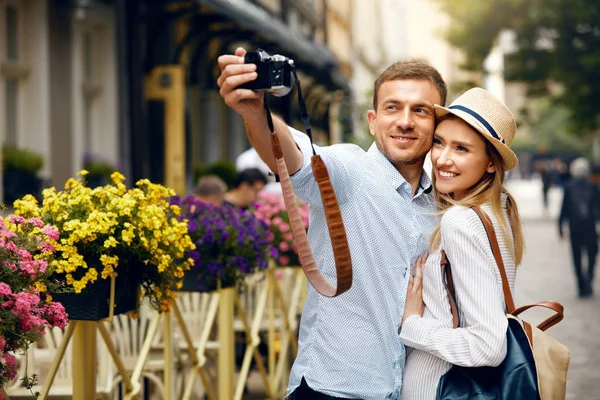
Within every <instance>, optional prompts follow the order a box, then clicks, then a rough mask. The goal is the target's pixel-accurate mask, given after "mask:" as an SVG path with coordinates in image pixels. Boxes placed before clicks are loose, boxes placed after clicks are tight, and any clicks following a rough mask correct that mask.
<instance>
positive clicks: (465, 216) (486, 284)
mask: <svg viewBox="0 0 600 400" xmlns="http://www.w3.org/2000/svg"><path fill="white" fill-rule="evenodd" d="M482 209H483V210H484V211H485V212H487V214H488V215H489V216H490V218H491V219H492V222H493V225H494V230H495V231H496V235H497V237H498V244H499V246H500V251H501V254H502V258H503V260H504V265H505V268H506V274H507V276H508V281H509V284H510V287H511V291H512V289H513V287H514V281H515V273H516V269H515V264H514V260H513V258H512V256H511V254H510V251H509V249H508V247H507V245H506V243H505V241H504V236H503V235H502V234H501V229H500V224H499V222H498V220H497V219H496V217H495V214H494V213H493V212H492V209H491V206H490V205H489V204H486V205H484V206H482ZM503 210H504V218H505V219H506V221H507V224H508V218H507V215H506V196H504V198H503ZM441 234H442V245H441V249H444V250H445V251H446V254H447V257H448V259H449V260H450V263H451V265H452V276H453V279H454V286H455V290H456V301H457V306H458V309H459V317H460V324H459V328H458V329H453V328H452V314H451V312H450V304H449V302H448V297H447V294H446V291H445V288H444V283H443V279H442V272H441V267H440V258H441V253H440V251H439V250H438V251H436V252H435V253H433V254H431V255H430V256H429V258H428V259H427V262H426V265H425V268H424V273H423V300H424V302H425V311H424V314H423V317H420V316H417V315H413V316H410V317H408V318H407V319H406V320H405V321H404V323H403V325H402V329H401V334H400V338H401V339H402V341H403V342H404V344H405V345H406V346H407V360H406V367H405V370H404V376H403V385H402V399H403V400H428V399H435V397H436V390H437V386H438V382H439V379H440V377H441V376H442V375H443V374H445V373H446V372H447V371H448V370H449V369H450V367H451V366H452V364H456V365H461V366H465V367H478V366H496V365H499V364H500V363H501V362H502V361H503V360H504V357H505V356H506V329H507V324H508V323H507V319H506V316H505V303H504V295H503V292H502V280H501V278H500V273H499V272H498V268H497V266H496V262H495V260H494V256H493V254H492V249H491V247H490V244H489V241H488V238H487V234H486V232H485V228H484V226H483V224H482V222H481V220H480V219H479V217H478V216H477V214H475V212H474V211H473V210H471V209H469V208H465V207H458V206H455V207H452V208H450V209H449V210H448V211H447V212H446V213H445V214H444V216H443V217H442V220H441Z"/></svg>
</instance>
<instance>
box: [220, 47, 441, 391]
mask: <svg viewBox="0 0 600 400" xmlns="http://www.w3.org/2000/svg"><path fill="white" fill-rule="evenodd" d="M244 54H245V50H244V49H242V48H238V49H237V50H236V52H235V55H223V56H221V57H219V66H220V68H221V71H222V72H221V76H220V77H219V79H218V81H217V83H218V85H219V87H220V88H221V91H220V93H221V96H222V97H223V99H224V100H225V103H226V104H227V105H228V106H230V107H231V108H232V109H234V110H235V111H236V112H237V113H239V114H240V115H241V116H242V117H243V118H244V122H245V124H246V129H247V133H248V138H249V139H250V143H251V144H252V145H253V147H254V148H255V149H256V151H257V152H258V154H260V156H261V158H262V159H263V160H264V161H265V162H266V163H267V165H268V166H269V167H270V168H271V169H272V170H273V171H276V169H275V168H276V165H275V160H274V156H273V154H272V150H271V144H270V137H269V135H270V132H269V129H268V125H267V120H266V117H265V112H264V108H263V107H264V105H263V101H264V99H263V95H262V94H261V93H258V92H253V91H250V90H245V89H237V87H238V86H239V85H241V84H243V83H245V82H249V81H251V80H253V79H256V72H255V71H256V66H255V65H253V64H244ZM373 97H374V98H373V107H374V109H373V110H370V111H369V112H368V119H369V129H370V132H371V134H372V135H373V136H374V137H375V143H374V144H373V145H372V146H371V148H370V149H369V150H368V151H367V152H365V151H364V150H362V149H361V148H360V147H358V146H355V145H348V144H342V145H333V146H329V147H318V146H315V148H316V151H317V153H318V154H320V155H321V157H322V159H323V161H324V163H325V165H326V166H327V169H328V171H329V175H330V177H331V182H332V185H333V188H334V190H335V192H336V195H337V199H338V202H339V205H340V209H341V213H342V216H343V219H344V224H345V227H346V232H347V236H348V244H349V247H350V253H351V258H352V265H353V282H352V287H351V288H350V290H348V291H347V292H346V293H344V294H342V295H340V296H338V297H334V298H327V297H324V296H321V295H320V294H319V293H317V292H316V291H315V290H314V288H313V287H312V286H310V285H309V288H308V295H307V299H306V303H305V306H304V311H303V313H302V320H301V322H300V335H299V343H298V356H297V358H296V360H295V362H294V365H293V367H292V371H291V374H290V381H289V387H288V398H290V399H337V398H353V399H356V398H360V399H399V398H400V389H401V386H402V369H403V366H404V359H405V351H404V346H403V344H402V343H401V341H400V340H399V337H398V331H399V329H400V322H401V320H402V313H403V308H404V299H405V295H406V286H407V281H408V273H410V265H411V263H413V262H414V261H415V260H416V258H417V256H418V255H420V254H421V253H423V252H424V251H426V250H427V248H428V241H429V236H430V234H431V232H432V230H433V228H434V226H435V225H436V223H437V218H436V216H435V213H434V212H433V209H434V208H435V206H434V204H433V199H432V197H431V189H432V188H431V181H430V180H429V177H428V176H427V174H424V173H423V161H424V159H425V155H426V154H427V152H428V151H429V149H430V148H431V144H432V138H433V131H434V127H435V116H434V109H433V105H434V104H444V103H445V100H446V85H445V83H444V81H443V80H442V78H441V76H440V74H439V73H438V72H437V71H436V70H435V69H434V68H433V67H431V66H430V65H428V64H426V63H424V62H421V61H408V62H401V63H396V64H393V65H392V66H390V67H389V68H388V69H387V70H386V71H385V72H384V73H383V74H382V75H381V76H380V77H379V78H378V79H377V80H376V81H375V90H374V96H373ZM274 125H275V132H276V134H277V135H278V138H279V141H280V143H281V147H282V150H283V154H284V158H285V162H286V164H287V167H288V170H289V171H290V174H292V177H291V180H292V184H293V186H294V190H295V192H296V194H297V195H298V197H300V198H301V199H303V200H304V201H307V202H308V203H309V204H310V206H311V216H310V228H309V232H308V239H309V241H310V244H311V247H312V250H313V254H314V256H315V260H316V261H317V264H318V266H319V269H320V270H321V271H322V272H323V274H324V275H325V276H326V277H327V278H328V279H329V280H330V281H332V283H334V284H335V282H333V281H334V280H335V276H336V274H335V261H334V257H333V250H332V248H331V240H330V238H329V232H328V228H327V224H326V220H325V214H324V211H323V207H322V203H321V197H320V194H319V189H318V186H317V184H316V182H315V180H314V177H313V174H312V169H311V164H310V157H311V154H312V152H311V149H310V145H309V143H308V140H307V137H306V136H305V135H303V134H301V133H299V132H298V131H295V130H293V129H292V128H290V127H288V126H286V124H285V123H284V122H283V121H282V120H281V119H279V118H274Z"/></svg>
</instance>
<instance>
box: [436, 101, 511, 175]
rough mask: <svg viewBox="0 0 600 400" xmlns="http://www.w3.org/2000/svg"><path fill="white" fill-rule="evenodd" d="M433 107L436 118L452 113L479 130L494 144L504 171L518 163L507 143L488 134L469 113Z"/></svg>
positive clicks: (437, 106)
mask: <svg viewBox="0 0 600 400" xmlns="http://www.w3.org/2000/svg"><path fill="white" fill-rule="evenodd" d="M433 107H434V108H435V118H436V120H437V119H439V118H441V117H443V116H445V115H448V114H452V115H455V116H456V117H458V118H460V119H462V120H463V121H465V122H466V123H467V124H469V125H470V126H471V127H473V129H475V130H476V131H477V132H479V133H480V134H481V136H483V137H484V139H486V140H487V141H488V142H490V144H491V145H492V146H494V148H495V149H496V150H497V151H498V153H499V154H500V157H501V158H502V162H504V169H505V170H506V171H510V170H512V169H514V168H516V166H517V165H519V158H518V157H517V155H516V154H515V153H514V152H513V151H512V150H511V149H510V147H508V146H507V145H505V144H504V143H502V142H501V141H499V140H498V139H496V138H494V137H493V136H491V135H490V134H489V132H488V131H487V130H486V129H485V128H484V127H483V125H481V123H480V122H479V121H477V119H475V118H474V117H473V116H472V115H470V114H468V113H466V112H464V111H461V110H450V109H448V108H446V107H442V106H439V105H437V104H434V106H433Z"/></svg>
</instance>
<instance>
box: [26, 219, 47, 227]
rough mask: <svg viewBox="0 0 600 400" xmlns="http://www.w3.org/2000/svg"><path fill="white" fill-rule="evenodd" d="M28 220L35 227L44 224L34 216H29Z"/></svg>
mask: <svg viewBox="0 0 600 400" xmlns="http://www.w3.org/2000/svg"><path fill="white" fill-rule="evenodd" d="M28 222H29V223H30V224H31V225H33V226H35V227H37V228H41V227H42V226H44V222H43V221H42V220H41V219H39V218H36V217H32V218H29V221H28Z"/></svg>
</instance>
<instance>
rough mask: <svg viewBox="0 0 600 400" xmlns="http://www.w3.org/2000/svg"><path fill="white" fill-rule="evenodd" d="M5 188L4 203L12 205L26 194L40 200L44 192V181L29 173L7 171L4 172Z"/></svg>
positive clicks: (13, 170) (15, 170)
mask: <svg viewBox="0 0 600 400" xmlns="http://www.w3.org/2000/svg"><path fill="white" fill-rule="evenodd" d="M3 187H4V202H5V203H7V204H12V203H13V202H14V201H15V200H17V199H20V198H21V197H23V196H25V195H26V194H31V195H33V196H34V197H36V198H39V197H40V194H41V192H42V180H41V179H40V178H38V177H37V175H35V174H32V173H30V172H27V171H20V170H17V169H7V170H6V171H5V172H4V180H3Z"/></svg>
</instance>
